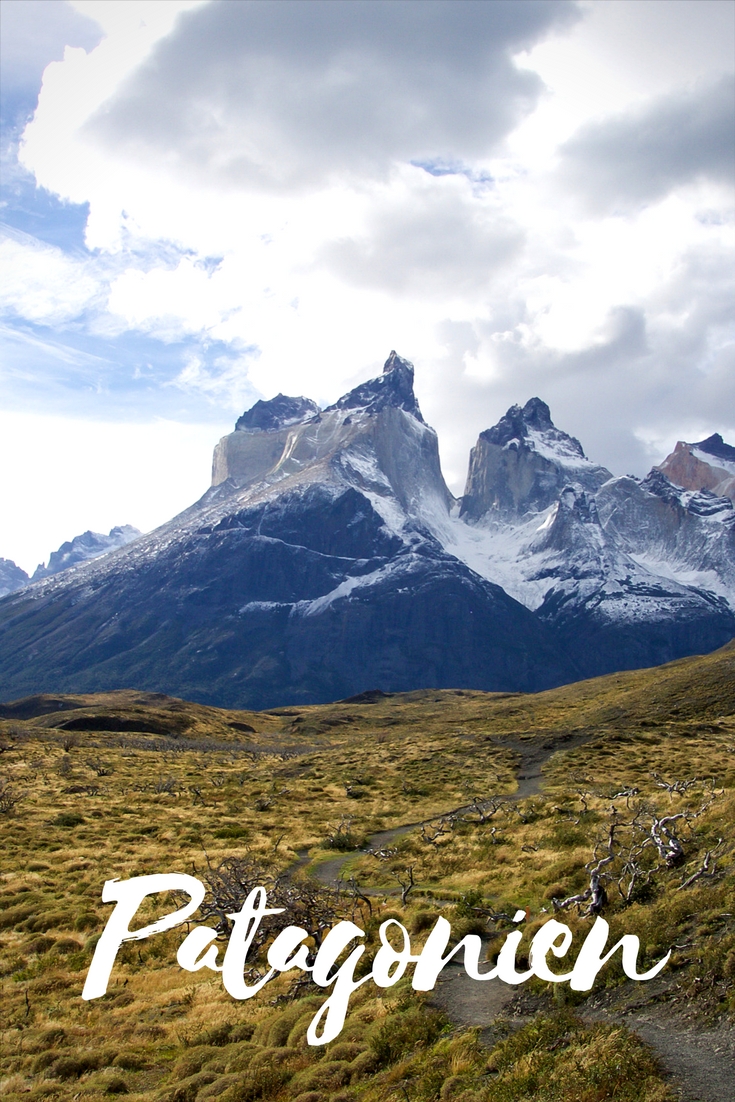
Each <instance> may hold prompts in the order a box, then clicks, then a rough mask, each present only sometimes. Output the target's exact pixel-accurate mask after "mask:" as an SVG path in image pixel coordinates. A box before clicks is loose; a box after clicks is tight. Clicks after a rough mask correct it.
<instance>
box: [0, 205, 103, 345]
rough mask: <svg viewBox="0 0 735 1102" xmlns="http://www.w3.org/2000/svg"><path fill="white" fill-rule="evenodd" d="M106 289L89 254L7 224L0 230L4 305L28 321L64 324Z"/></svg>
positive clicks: (0, 286)
mask: <svg viewBox="0 0 735 1102" xmlns="http://www.w3.org/2000/svg"><path fill="white" fill-rule="evenodd" d="M102 293H103V288H102V286H101V285H100V281H99V279H98V278H97V277H96V275H95V274H94V272H93V271H92V265H91V264H89V263H88V262H87V261H86V260H83V259H78V258H74V257H70V256H68V255H66V254H65V253H63V252H62V251H61V249H57V248H53V247H52V246H50V245H42V244H41V243H40V242H38V241H37V240H36V239H35V238H33V237H31V236H30V235H28V234H24V233H21V232H19V231H18V230H11V229H9V228H7V227H5V228H3V229H2V232H1V233H0V310H2V311H3V312H6V313H10V314H16V315H18V316H19V317H22V318H26V319H27V320H28V321H35V322H42V323H43V324H45V325H61V324H63V323H64V322H68V321H70V320H71V319H73V318H77V317H79V315H80V314H82V313H83V312H84V311H85V310H87V309H89V308H90V306H92V305H93V304H94V303H95V302H97V301H98V300H99V298H100V296H101V294H102Z"/></svg>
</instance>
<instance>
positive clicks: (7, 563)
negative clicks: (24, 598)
mask: <svg viewBox="0 0 735 1102" xmlns="http://www.w3.org/2000/svg"><path fill="white" fill-rule="evenodd" d="M29 581H30V578H29V577H28V575H27V574H26V572H25V570H22V569H21V568H20V567H19V566H16V565H15V563H14V562H13V560H12V559H0V597H4V596H5V595H6V594H7V593H15V591H16V589H20V588H21V587H22V586H24V585H28V583H29Z"/></svg>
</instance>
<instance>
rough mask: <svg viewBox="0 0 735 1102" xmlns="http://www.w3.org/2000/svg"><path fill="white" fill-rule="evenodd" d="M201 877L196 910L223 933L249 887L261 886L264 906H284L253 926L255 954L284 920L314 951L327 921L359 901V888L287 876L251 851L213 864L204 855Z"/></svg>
mask: <svg viewBox="0 0 735 1102" xmlns="http://www.w3.org/2000/svg"><path fill="white" fill-rule="evenodd" d="M203 879H204V881H205V882H206V884H207V887H208V888H209V891H208V894H207V896H206V898H205V900H204V902H203V903H202V905H201V907H200V910H199V914H200V915H201V917H202V919H203V920H205V921H206V919H208V918H213V919H214V920H215V929H216V930H217V931H218V933H219V934H221V935H222V937H223V938H227V937H229V935H230V933H231V931H232V926H233V920H232V917H231V916H232V915H235V914H237V913H238V912H239V911H240V910H241V908H242V905H243V903H244V902H245V900H246V899H247V897H248V896H249V895H250V893H251V891H252V890H253V889H254V888H258V887H262V888H265V891H266V893H267V897H268V906H269V907H274V908H278V907H280V908H283V910H282V913H281V914H275V915H269V916H268V921H267V923H264V924H263V925H262V926H260V927H259V928H258V930H257V931H256V933H255V937H254V940H253V952H254V955H256V956H257V953H258V951H259V950H261V949H262V948H263V947H264V946H265V944H266V943H267V942H268V941H270V940H271V938H273V937H275V936H276V934H278V933H280V931H281V930H284V929H285V928H286V927H287V926H299V927H301V928H302V929H304V930H306V933H307V935H308V936H309V937H310V938H311V939H312V940H313V943H314V948H313V951H314V953H316V952H317V950H318V949H319V946H320V945H321V943H322V941H323V940H324V937H325V936H326V934H327V932H328V931H329V930H330V929H331V928H332V926H334V924H335V923H336V922H338V921H339V920H340V919H341V918H343V917H344V916H345V915H346V914H347V913H349V912H354V911H355V908H356V907H357V906H358V905H359V894H358V892H357V891H355V890H354V889H353V888H352V887H351V886H349V885H348V886H346V887H342V888H340V889H334V888H327V887H324V886H323V885H321V884H319V883H318V882H317V881H315V880H295V879H291V878H290V877H289V876H288V875H287V873H283V872H281V873H277V872H275V871H274V870H273V869H272V868H270V867H268V866H265V865H262V864H260V863H259V862H258V861H255V860H253V859H252V858H251V857H226V858H225V859H224V860H223V861H220V863H219V864H218V865H216V866H213V865H212V864H211V862H210V860H209V857H208V856H207V857H206V869H205V871H204V873H203Z"/></svg>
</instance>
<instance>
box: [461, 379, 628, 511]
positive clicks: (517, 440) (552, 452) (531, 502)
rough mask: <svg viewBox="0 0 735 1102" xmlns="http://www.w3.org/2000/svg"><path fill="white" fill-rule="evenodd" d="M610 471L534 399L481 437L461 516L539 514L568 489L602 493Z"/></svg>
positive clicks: (472, 460) (473, 453)
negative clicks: (572, 486) (574, 488)
mask: <svg viewBox="0 0 735 1102" xmlns="http://www.w3.org/2000/svg"><path fill="white" fill-rule="evenodd" d="M611 477H612V476H611V474H610V471H608V470H606V468H605V467H600V466H598V465H597V464H595V463H592V462H591V461H590V460H589V459H588V458H587V457H586V455H585V454H584V451H583V450H582V445H581V444H580V442H579V441H578V440H576V439H575V438H574V437H573V436H569V435H567V433H565V432H562V431H561V430H560V429H558V428H557V427H556V426H555V425H554V424H553V422H552V420H551V414H550V411H549V407H548V406H547V405H546V403H545V402H542V401H541V399H540V398H531V400H530V401H528V402H526V404H525V406H524V407H523V409H521V407H520V406H511V408H510V409H509V410H508V412H507V413H506V414H505V416H504V417H501V419H500V421H498V423H497V425H495V426H494V427H493V428H491V429H486V431H485V432H481V433H480V437H479V439H478V441H477V444H476V445H475V447H474V448H473V449H472V451H471V452H470V469H469V473H468V476H467V485H466V487H465V492H464V497H463V498H462V509H461V516H463V517H465V518H467V519H475V520H476V519H478V518H480V517H486V516H488V515H490V514H492V515H493V516H495V517H518V516H523V515H524V514H525V513H535V512H539V510H541V509H546V508H547V507H548V506H549V505H551V504H552V503H553V502H554V501H556V500H557V498H558V497H559V494H560V493H561V491H562V490H563V489H564V487H565V486H567V485H576V486H578V487H579V488H580V489H583V490H587V491H592V492H594V491H595V490H597V489H598V488H599V487H600V486H601V485H602V483H603V482H605V481H607V479H608V478H611Z"/></svg>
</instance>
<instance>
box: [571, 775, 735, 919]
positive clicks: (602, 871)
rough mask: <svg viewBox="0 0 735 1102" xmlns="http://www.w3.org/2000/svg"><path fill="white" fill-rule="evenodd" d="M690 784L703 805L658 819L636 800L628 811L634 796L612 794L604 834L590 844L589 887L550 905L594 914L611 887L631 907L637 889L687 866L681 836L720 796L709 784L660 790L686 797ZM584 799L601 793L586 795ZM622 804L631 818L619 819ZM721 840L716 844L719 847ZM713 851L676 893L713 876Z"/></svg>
mask: <svg viewBox="0 0 735 1102" xmlns="http://www.w3.org/2000/svg"><path fill="white" fill-rule="evenodd" d="M695 783H699V784H701V785H702V788H703V792H702V802H701V804H700V806H699V807H698V808H685V809H683V810H682V811H679V812H676V813H675V814H671V815H662V814H661V813H660V812H659V811H658V810H657V808H656V807H655V806H654V805H652V804H651V803H650V802H647V801H639V802H638V803H637V805H636V806H634V807H633V808H632V809H631V807H630V800H631V797H632V796H633V795H634V791H633V790H631V789H629V788H623V789H621V790H620V791H619V792H617V793H615V794H614V795H613V796H612V797H610V796H606V797H605V798H607V799H611V800H612V802H611V804H610V807H609V810H608V814H609V816H610V822H609V824H608V828H607V835H606V837H603V838H601V839H598V841H597V842H596V843H595V845H594V848H593V854H592V860H591V861H589V862H588V863H587V864H586V865H585V869H586V870H587V872H588V874H589V885H588V887H587V888H586V889H585V890H584V891H583V892H579V893H576V894H574V895H570V896H567V898H566V899H559V898H558V897H554V898H553V899H552V904H553V906H554V909H555V910H564V909H565V908H567V907H570V906H573V905H574V906H576V907H577V909H578V910H580V911H581V910H582V905H583V904H586V907H585V909H584V910H583V911H582V913H583V914H585V915H597V914H600V913H601V911H602V910H603V909H604V907H605V906H606V905H607V903H608V901H609V900H608V890H607V889H608V888H613V887H615V888H616V889H617V894H618V896H619V898H620V899H621V900H622V902H623V903H624V904H626V905H627V904H630V903H631V902H632V901H633V899H634V896H635V895H636V894H639V893H640V892H641V890H643V889H645V888H647V887H649V886H650V885H651V884H652V883H653V882H654V881H655V879H656V877H657V876H658V875H659V874H660V873H661V872H662V871H664V870H666V869H676V868H679V867H680V866H681V865H683V864H684V863H685V862H686V851H685V849H684V842H683V841H682V838H681V834H682V829H683V828H690V827H691V824H692V823H693V822H694V821H695V820H697V819H699V818H700V817H701V816H702V815H704V814H705V812H706V811H707V810H708V809H709V807H710V806H711V805H712V803H713V801H714V800H715V799H716V798H717V796H718V795H719V794H720V793H718V792H717V790H716V788H715V784H714V780H713V781H707V782H702V781H697V779H696V778H694V779H693V780H690V781H676V782H672V783H670V784H669V783H668V782H666V783H665V784H663V785H659V787H664V788H665V789H666V791H667V792H668V793H669V795H670V796H671V795H672V794H676V795H680V796H681V795H684V794H686V793H688V792H689V791H690V790H691V789H692V788H693V787H694V784H695ZM588 794H589V795H598V798H600V794H595V793H588ZM623 798H624V799H625V801H626V810H632V811H633V814H632V816H630V817H629V818H628V817H623V816H622V814H621V812H620V811H619V810H618V808H617V807H616V806H615V800H618V799H623ZM721 841H722V839H720V842H721ZM719 845H720V843H718V846H716V847H715V849H714V850H712V851H708V853H707V855H706V857H705V860H704V861H703V863H702V866H701V868H700V869H699V870H698V871H697V872H696V873H694V874H693V875H692V876H690V877H688V878H687V880H685V881H684V882H683V883H682V884H681V885H680V887H679V889H677V890H681V888H683V887H685V886H688V885H689V884H691V883H694V882H695V880H697V879H699V878H700V877H702V876H712V875H714V872H713V871H712V862H713V859H714V858H715V857H716V856H717V855H718V853H719V852H720V851H719V849H718V847H719Z"/></svg>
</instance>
